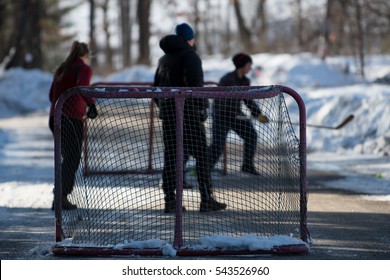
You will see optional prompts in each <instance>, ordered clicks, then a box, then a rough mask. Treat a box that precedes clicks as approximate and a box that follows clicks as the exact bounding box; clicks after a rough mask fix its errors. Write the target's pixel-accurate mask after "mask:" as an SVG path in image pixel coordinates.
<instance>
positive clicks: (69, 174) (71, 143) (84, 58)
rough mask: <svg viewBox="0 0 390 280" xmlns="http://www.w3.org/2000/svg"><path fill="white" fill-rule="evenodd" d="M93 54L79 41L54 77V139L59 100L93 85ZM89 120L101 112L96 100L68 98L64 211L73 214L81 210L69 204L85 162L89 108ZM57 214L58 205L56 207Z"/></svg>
mask: <svg viewBox="0 0 390 280" xmlns="http://www.w3.org/2000/svg"><path fill="white" fill-rule="evenodd" d="M89 56H90V51H89V48H88V46H87V44H85V43H80V42H77V41H75V42H74V43H73V45H72V49H71V51H70V54H69V55H68V57H67V58H66V60H65V61H64V62H63V63H62V64H61V65H60V66H59V67H58V68H57V70H56V72H55V73H54V77H53V82H52V84H51V87H50V94H49V99H50V102H51V107H50V116H49V128H50V130H51V131H52V133H53V135H54V108H55V104H56V102H57V100H58V99H59V98H60V96H61V95H62V94H63V93H64V92H65V91H66V90H68V89H70V88H72V87H76V86H87V85H89V84H90V80H91V76H92V68H91V67H90V66H89V65H88V61H89ZM87 107H88V108H89V110H88V112H87V117H89V118H95V117H96V116H97V110H96V106H95V101H94V100H93V99H92V98H88V97H85V96H82V95H80V94H76V95H73V96H71V97H70V98H68V99H67V100H66V101H65V103H64V106H63V108H62V117H61V132H62V133H61V156H62V166H61V167H62V209H64V210H72V209H76V208H77V206H76V205H75V204H72V203H71V202H70V201H69V200H68V195H69V194H70V193H71V192H72V190H73V185H74V182H75V174H76V171H77V169H78V166H79V163H80V158H81V146H82V142H83V120H84V117H85V114H86V108H87ZM52 209H53V210H54V202H53V207H52Z"/></svg>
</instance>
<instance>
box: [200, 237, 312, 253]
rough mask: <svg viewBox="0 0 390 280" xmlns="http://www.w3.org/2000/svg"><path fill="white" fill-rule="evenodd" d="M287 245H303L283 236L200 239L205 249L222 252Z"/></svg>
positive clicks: (296, 240)
mask: <svg viewBox="0 0 390 280" xmlns="http://www.w3.org/2000/svg"><path fill="white" fill-rule="evenodd" d="M288 245H305V246H307V247H308V245H307V243H305V242H303V241H302V240H299V239H296V238H292V237H289V236H285V235H276V236H270V237H260V236H257V235H255V234H247V235H244V236H241V237H230V236H224V235H211V236H205V237H202V238H201V246H202V247H205V248H207V249H222V250H249V251H256V250H271V249H272V248H274V247H279V246H288Z"/></svg>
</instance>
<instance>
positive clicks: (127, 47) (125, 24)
mask: <svg viewBox="0 0 390 280" xmlns="http://www.w3.org/2000/svg"><path fill="white" fill-rule="evenodd" d="M130 2H131V1H130V0H119V5H120V11H121V34H122V36H121V37H122V60H123V67H128V66H130V65H131V43H132V40H131V34H132V27H131V22H130V4H131V3H130Z"/></svg>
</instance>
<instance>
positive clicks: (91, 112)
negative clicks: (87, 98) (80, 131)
mask: <svg viewBox="0 0 390 280" xmlns="http://www.w3.org/2000/svg"><path fill="white" fill-rule="evenodd" d="M97 115H98V112H97V110H96V106H95V104H90V105H88V112H87V117H88V118H89V119H94V118H96V117H97Z"/></svg>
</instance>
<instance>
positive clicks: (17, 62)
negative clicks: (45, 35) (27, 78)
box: [5, 0, 43, 69]
mask: <svg viewBox="0 0 390 280" xmlns="http://www.w3.org/2000/svg"><path fill="white" fill-rule="evenodd" d="M15 5H16V6H15V7H16V9H15V15H14V16H15V20H14V24H15V25H14V30H15V32H14V33H13V36H12V39H11V42H12V43H11V44H12V47H13V48H14V50H15V52H14V54H13V56H12V57H11V59H10V61H9V62H8V64H7V65H6V67H5V68H6V69H8V68H11V67H16V66H21V67H24V68H41V67H42V65H43V57H42V42H41V39H42V38H41V19H42V11H43V10H42V8H43V6H42V1H41V0H35V1H30V0H23V1H22V0H21V1H17V2H16V3H15Z"/></svg>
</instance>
